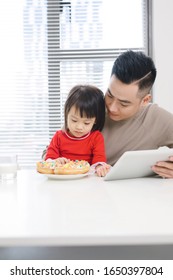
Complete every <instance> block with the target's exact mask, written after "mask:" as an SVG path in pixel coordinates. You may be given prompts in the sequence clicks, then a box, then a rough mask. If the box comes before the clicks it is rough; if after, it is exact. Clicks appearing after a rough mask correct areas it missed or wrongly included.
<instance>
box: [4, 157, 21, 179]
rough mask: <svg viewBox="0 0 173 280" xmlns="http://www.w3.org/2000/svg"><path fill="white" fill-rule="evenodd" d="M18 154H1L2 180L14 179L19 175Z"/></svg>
mask: <svg viewBox="0 0 173 280" xmlns="http://www.w3.org/2000/svg"><path fill="white" fill-rule="evenodd" d="M17 169H18V164H17V155H0V181H1V182H4V181H9V180H14V179H15V178H16V176H17Z"/></svg>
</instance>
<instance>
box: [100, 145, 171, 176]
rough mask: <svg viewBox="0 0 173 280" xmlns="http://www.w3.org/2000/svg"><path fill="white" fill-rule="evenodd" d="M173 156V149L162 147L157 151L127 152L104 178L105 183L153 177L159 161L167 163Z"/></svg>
mask: <svg viewBox="0 0 173 280" xmlns="http://www.w3.org/2000/svg"><path fill="white" fill-rule="evenodd" d="M169 156H173V149H169V148H167V147H162V148H159V149H156V150H142V151H128V152H125V153H124V154H123V155H122V156H121V157H120V159H119V160H118V161H117V162H116V163H115V165H114V166H113V167H112V168H111V169H110V171H109V173H107V175H106V176H105V177H104V180H105V181H109V180H119V179H130V178H139V177H146V176H151V175H153V174H154V172H153V171H152V170H151V166H153V165H154V164H155V163H156V162H157V161H167V160H168V158H169Z"/></svg>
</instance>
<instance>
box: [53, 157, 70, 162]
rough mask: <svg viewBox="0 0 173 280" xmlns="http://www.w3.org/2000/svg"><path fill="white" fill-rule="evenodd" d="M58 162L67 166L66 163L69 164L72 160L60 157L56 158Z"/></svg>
mask: <svg viewBox="0 0 173 280" xmlns="http://www.w3.org/2000/svg"><path fill="white" fill-rule="evenodd" d="M56 161H57V162H58V163H60V164H65V163H67V162H69V161H70V159H68V158H65V157H59V158H56Z"/></svg>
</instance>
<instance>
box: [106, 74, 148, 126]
mask: <svg viewBox="0 0 173 280" xmlns="http://www.w3.org/2000/svg"><path fill="white" fill-rule="evenodd" d="M138 91H139V89H138V85H137V84H136V83H131V84H128V85H127V84H124V83H122V82H121V81H120V80H118V79H117V78H116V77H115V75H113V76H112V77H111V79H110V83H109V87H108V89H107V92H106V95H105V103H106V108H107V113H108V115H109V117H110V119H112V120H114V121H120V120H125V119H128V118H130V117H132V116H133V115H135V114H136V113H137V112H138V111H139V110H140V108H141V107H142V106H144V105H146V104H148V102H149V101H150V99H151V95H150V94H148V95H146V96H145V97H144V98H143V99H141V98H140V97H139V96H138V95H137V93H138Z"/></svg>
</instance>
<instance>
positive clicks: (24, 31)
mask: <svg viewBox="0 0 173 280" xmlns="http://www.w3.org/2000/svg"><path fill="white" fill-rule="evenodd" d="M0 36H1V46H0V56H1V64H0V80H1V81H0V95H1V102H0V153H7V152H8V153H15V154H17V155H18V159H19V165H20V166H21V167H34V166H35V163H36V161H38V160H39V159H40V158H41V155H42V151H43V149H44V148H45V147H46V145H47V144H49V141H50V139H51V137H52V136H53V134H54V133H55V131H56V130H57V129H60V128H61V127H62V125H63V121H64V116H63V108H64V102H65V100H66V97H67V94H68V92H69V90H70V89H71V88H72V87H73V86H74V85H76V84H79V83H84V84H94V85H96V86H98V87H99V88H101V89H102V90H103V91H104V92H105V91H106V88H107V85H108V82H109V78H110V73H111V68H112V64H113V62H114V60H115V59H116V57H117V56H118V55H119V54H120V53H121V52H123V51H125V50H127V49H133V50H137V51H138V50H142V51H144V52H146V53H147V51H148V47H147V46H148V1H146V0H145V1H144V0H143V1H142V0H141V1H140V0H131V1H129V0H86V1H82V0H71V1H63V0H42V1H40V0H18V1H17V2H16V1H13V0H8V1H7V2H5V1H1V2H0Z"/></svg>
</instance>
